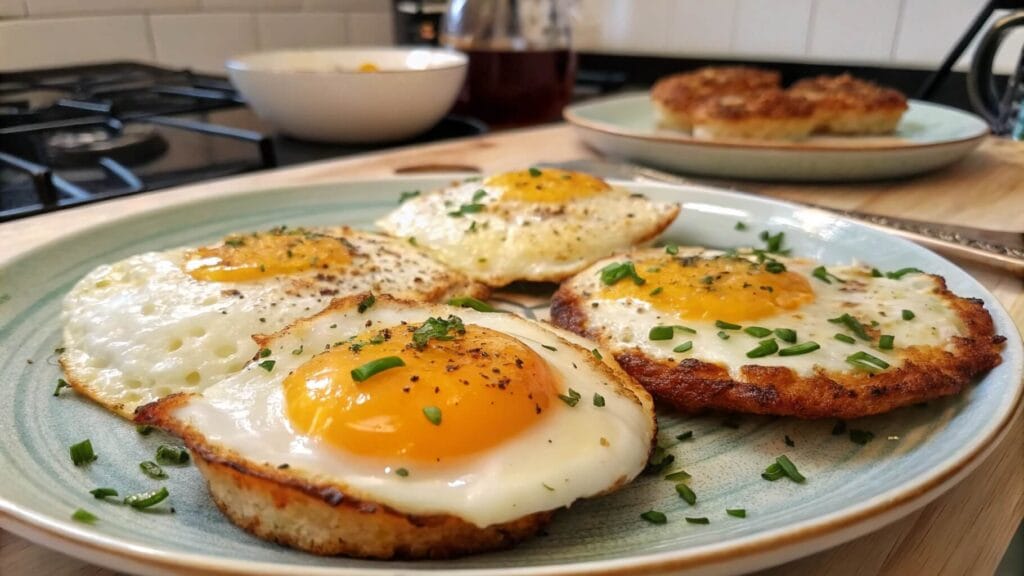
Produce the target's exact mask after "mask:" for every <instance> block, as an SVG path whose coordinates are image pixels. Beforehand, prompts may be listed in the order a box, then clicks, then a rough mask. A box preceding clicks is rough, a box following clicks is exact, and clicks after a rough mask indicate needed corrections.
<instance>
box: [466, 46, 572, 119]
mask: <svg viewBox="0 0 1024 576" xmlns="http://www.w3.org/2000/svg"><path fill="white" fill-rule="evenodd" d="M465 52H466V54H467V55H468V56H469V71H468V73H467V75H466V84H465V86H463V88H462V93H461V94H460V95H459V100H458V102H456V104H455V112H456V113H459V114H466V115H469V116H474V117H476V118H479V119H481V120H483V121H484V122H487V123H488V124H491V125H493V126H515V125H523V124H532V123H537V122H549V121H552V120H558V119H559V118H561V115H562V108H563V107H565V105H566V104H568V103H569V100H570V98H572V87H573V79H574V76H575V72H576V65H575V58H574V55H573V54H572V53H571V52H570V51H569V50H526V51H499V50H475V49H470V50H465Z"/></svg>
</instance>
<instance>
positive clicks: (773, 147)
mask: <svg viewBox="0 0 1024 576" xmlns="http://www.w3.org/2000/svg"><path fill="white" fill-rule="evenodd" d="M641 97H645V98H648V99H649V92H644V91H632V92H627V93H623V94H613V95H610V96H602V97H599V98H594V99H591V100H587V101H585V102H581V103H579V104H573V105H570V106H567V107H566V108H565V109H564V110H562V118H563V119H564V120H565V121H566V122H568V123H569V124H571V125H573V126H575V127H577V128H583V129H587V130H592V131H594V132H599V133H601V134H605V135H608V136H615V137H619V138H628V139H631V140H640V141H642V142H658V143H661V144H675V145H678V146H692V147H697V148H720V149H737V150H745V151H752V152H776V153H782V154H785V153H793V152H800V153H805V152H811V153H839V154H847V155H856V154H870V153H872V152H892V151H905V152H911V151H918V150H925V149H932V148H940V147H955V146H966V145H968V144H974V143H980V141H981V140H983V139H984V138H985V137H986V136H988V135H989V134H991V129H990V128H989V126H988V124H987V123H985V122H984V121H983V120H981V118H980V117H978V116H977V115H976V114H972V113H971V112H967V111H965V110H960V109H959V108H953V107H952V106H946V105H944V104H937V103H935V102H926V101H923V100H916V99H909V100H908V102H909V103H911V104H916V105H919V106H920V105H925V106H928V107H933V108H939V109H942V110H943V111H944V112H954V113H959V114H964V115H967V116H971V117H973V118H974V119H976V120H978V121H980V122H981V123H982V125H983V129H982V130H980V131H979V132H978V133H976V134H973V135H971V136H963V137H960V138H951V139H945V140H941V141H938V142H927V143H913V142H904V143H902V144H886V145H879V146H860V147H857V146H829V145H824V144H807V143H800V142H787V143H786V145H784V146H780V145H777V144H775V143H773V142H771V141H756V140H752V141H749V142H743V141H739V140H728V141H717V140H701V139H697V138H693V137H692V136H686V135H683V134H680V135H678V136H676V135H671V134H658V133H655V134H648V133H645V132H639V131H637V130H631V129H628V128H622V127H619V126H617V125H615V124H611V123H608V122H601V121H598V120H590V119H587V118H583V117H582V116H581V115H580V113H579V110H581V109H584V108H587V107H592V106H601V105H606V104H609V103H614V102H616V101H619V100H632V99H640V98H641Z"/></svg>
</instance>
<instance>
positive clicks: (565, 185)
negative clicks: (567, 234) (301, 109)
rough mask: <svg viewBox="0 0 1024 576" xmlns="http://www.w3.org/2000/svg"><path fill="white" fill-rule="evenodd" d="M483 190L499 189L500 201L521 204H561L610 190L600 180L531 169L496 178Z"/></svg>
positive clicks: (587, 176)
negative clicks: (487, 188)
mask: <svg viewBox="0 0 1024 576" xmlns="http://www.w3.org/2000/svg"><path fill="white" fill-rule="evenodd" d="M484 186H488V187H495V188H500V189H503V190H504V191H505V192H504V193H503V194H502V195H501V198H502V199H503V200H519V201H522V202H565V201H566V200H573V199H575V198H586V197H588V196H594V195H596V194H600V193H602V192H607V191H608V190H611V186H609V185H608V183H607V182H605V181H604V180H601V179H600V178H595V177H593V176H591V175H589V174H583V173H580V172H570V171H568V170H559V169H557V168H541V169H538V168H531V169H530V170H520V171H517V172H505V173H504V174H496V175H494V176H491V177H490V178H488V179H487V180H486V181H484Z"/></svg>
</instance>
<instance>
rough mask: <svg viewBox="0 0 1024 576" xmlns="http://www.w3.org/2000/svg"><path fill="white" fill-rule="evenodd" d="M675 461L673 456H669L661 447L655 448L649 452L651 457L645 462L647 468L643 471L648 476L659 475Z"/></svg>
mask: <svg viewBox="0 0 1024 576" xmlns="http://www.w3.org/2000/svg"><path fill="white" fill-rule="evenodd" d="M675 461H676V457H675V456H673V455H671V454H669V453H668V452H667V451H666V450H665V449H664V448H662V447H661V446H655V447H654V450H652V451H651V457H650V459H649V460H648V461H647V467H646V468H644V471H645V472H648V473H650V474H661V472H662V471H663V470H665V468H668V467H669V465H671V464H672V463H673V462H675Z"/></svg>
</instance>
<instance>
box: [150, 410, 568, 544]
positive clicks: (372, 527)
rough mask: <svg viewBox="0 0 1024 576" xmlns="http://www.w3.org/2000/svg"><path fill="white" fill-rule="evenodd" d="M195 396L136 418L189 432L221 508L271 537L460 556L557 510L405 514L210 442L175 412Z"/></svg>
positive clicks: (529, 531)
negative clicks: (481, 516)
mask: <svg viewBox="0 0 1024 576" xmlns="http://www.w3.org/2000/svg"><path fill="white" fill-rule="evenodd" d="M188 401H189V396H188V395H185V394H173V395H171V396H168V397H166V398H163V399H161V400H158V401H157V402H153V403H151V404H147V405H145V406H142V407H140V408H139V409H138V411H137V412H136V416H135V421H136V422H137V423H139V424H149V425H154V426H158V427H160V428H163V429H164V430H167V431H168V432H170V433H171V434H174V435H176V436H179V437H181V438H182V440H184V442H185V445H186V446H187V447H188V448H189V451H191V452H192V455H193V456H194V457H195V460H196V465H197V467H198V468H199V470H200V472H202V473H203V476H204V477H205V478H206V480H207V483H208V486H209V489H210V495H211V496H212V498H213V500H214V502H215V503H216V504H217V506H218V507H219V508H220V509H221V511H222V512H224V514H225V515H226V516H227V517H228V518H230V519H231V521H232V522H234V523H235V524H236V525H238V526H239V527H241V528H242V529H244V530H246V531H247V532H249V533H251V534H253V535H255V536H257V537H259V538H263V539H265V540H270V541H273V542H277V543H278V544H283V545H286V546H291V547H293V548H298V549H300V550H305V551H307V552H312V553H314V554H321V555H338V554H342V555H346V556H353V557H359V558H379V559H390V558H402V559H420V558H434V559H440V558H453V557H457V556H464V555H466V554H472V553H476V552H483V551H487V550H496V549H501V548H507V547H509V546H512V545H514V544H515V543H517V542H519V541H521V540H523V539H525V538H528V537H530V536H532V535H533V534H534V533H536V532H537V531H538V530H540V529H541V528H543V527H544V526H545V525H546V524H547V523H548V521H549V520H550V519H551V516H552V515H553V514H554V512H553V511H546V512H537V513H534V514H530V515H528V516H524V517H522V518H518V519H516V520H513V521H510V522H505V523H501V524H495V525H492V526H487V527H484V528H480V527H478V526H476V525H474V524H471V523H469V522H467V521H465V520H462V519H461V518H458V517H455V516H451V515H446V514H435V515H413V514H404V513H402V512H399V511H397V510H395V509H393V508H390V507H388V506H385V505H382V504H378V503H375V502H372V501H368V500H366V499H360V498H357V497H354V496H353V495H352V494H351V491H350V489H349V488H348V487H347V486H344V485H342V484H337V483H327V482H322V481H315V480H312V479H308V478H305V477H303V476H302V475H300V474H298V473H297V471H294V470H290V469H288V470H281V469H278V468H277V467H276V466H274V465H273V464H264V465H256V464H253V463H252V462H251V461H248V460H246V459H245V458H242V457H240V456H238V455H237V454H234V453H232V452H231V451H228V450H225V449H223V448H221V447H218V446H215V445H212V444H210V443H208V442H206V440H205V438H204V437H203V436H202V434H201V433H199V432H198V431H196V430H194V429H192V428H191V427H189V426H188V425H187V424H185V423H183V422H181V421H179V420H177V419H175V418H174V417H173V416H172V415H171V413H172V412H173V411H174V410H175V409H176V408H179V407H181V406H182V405H184V404H187V403H188Z"/></svg>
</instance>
